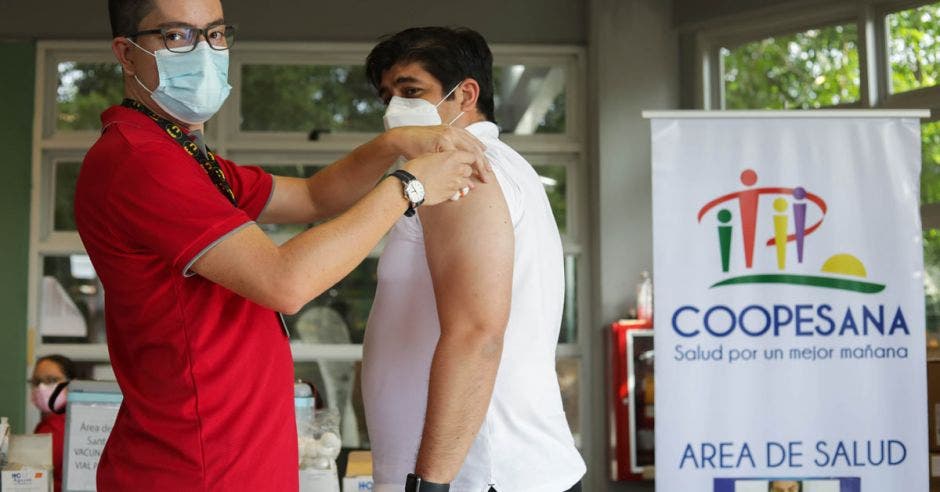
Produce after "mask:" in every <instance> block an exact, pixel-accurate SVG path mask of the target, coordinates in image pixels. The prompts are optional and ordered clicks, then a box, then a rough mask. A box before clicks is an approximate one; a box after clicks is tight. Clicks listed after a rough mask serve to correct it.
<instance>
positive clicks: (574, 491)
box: [490, 481, 581, 492]
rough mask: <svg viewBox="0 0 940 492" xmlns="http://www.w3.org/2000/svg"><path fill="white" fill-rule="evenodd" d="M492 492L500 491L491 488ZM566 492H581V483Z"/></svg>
mask: <svg viewBox="0 0 940 492" xmlns="http://www.w3.org/2000/svg"><path fill="white" fill-rule="evenodd" d="M490 492H498V491H497V490H496V489H494V488H493V487H490ZM564 492H581V482H580V481H579V482H578V483H576V484H574V486H572V487H571V488H570V489H568V490H566V491H564Z"/></svg>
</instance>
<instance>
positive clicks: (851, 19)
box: [696, 0, 940, 350]
mask: <svg viewBox="0 0 940 492" xmlns="http://www.w3.org/2000/svg"><path fill="white" fill-rule="evenodd" d="M873 3H876V7H872V8H866V7H865V6H866V5H867V4H868V3H867V2H861V4H864V5H862V6H860V5H859V2H851V1H839V2H832V6H831V7H828V8H821V7H820V8H818V9H816V8H814V9H812V11H810V9H790V12H789V13H787V14H780V13H779V12H778V13H776V14H774V15H766V16H765V15H758V16H755V17H753V18H746V17H745V18H742V19H740V20H739V21H736V22H732V23H728V24H724V25H720V26H717V25H716V26H713V27H706V28H704V29H702V31H701V32H700V33H699V34H700V41H698V43H699V46H698V49H699V50H701V51H702V54H703V56H701V57H698V58H697V62H696V63H697V64H698V66H697V67H696V68H697V70H698V72H699V73H700V74H701V75H702V80H701V81H700V83H701V85H700V88H701V89H702V90H701V101H702V104H701V105H702V106H703V107H705V108H714V107H721V108H723V109H809V108H821V107H831V106H845V105H851V106H856V107H873V108H898V109H910V108H917V109H922V108H926V109H931V110H932V113H933V116H932V119H931V120H929V121H923V122H922V124H921V136H922V162H923V167H922V173H921V205H922V207H921V218H922V221H923V225H924V233H923V241H924V266H925V293H926V309H927V320H926V321H927V331H928V348H929V349H932V350H940V87H938V78H940V2H937V1H935V0H934V1H920V2H916V1H915V2H912V1H907V0H889V1H886V2H873ZM814 25H815V26H827V27H822V28H811V27H812V26H814ZM781 26H785V27H784V28H783V31H782V32H783V34H782V35H779V34H778V33H779V32H781ZM786 26H788V27H786ZM860 26H861V27H860ZM860 32H865V33H868V35H870V36H872V39H870V40H868V42H864V43H863V42H862V41H861V38H860V36H859V33H860ZM770 36H773V37H770ZM872 41H873V42H872ZM863 66H866V67H868V68H867V69H865V70H861V69H860V67H863ZM715 68H718V70H715Z"/></svg>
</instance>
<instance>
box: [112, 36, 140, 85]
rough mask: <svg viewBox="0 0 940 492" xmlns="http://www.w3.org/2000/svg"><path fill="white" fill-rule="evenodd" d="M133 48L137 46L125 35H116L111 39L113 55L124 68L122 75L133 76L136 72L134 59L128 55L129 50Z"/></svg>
mask: <svg viewBox="0 0 940 492" xmlns="http://www.w3.org/2000/svg"><path fill="white" fill-rule="evenodd" d="M133 49H137V48H135V47H134V45H132V44H131V43H130V42H129V41H128V40H127V38H125V37H116V38H114V39H112V40H111V51H112V52H114V57H115V58H117V61H118V63H120V64H121V68H123V69H124V75H127V76H129V77H133V76H134V75H136V74H137V70H136V67H135V65H134V60H131V59H130V58H129V57H128V54H129V53H130V50H133Z"/></svg>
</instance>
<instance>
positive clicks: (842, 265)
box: [820, 253, 868, 278]
mask: <svg viewBox="0 0 940 492" xmlns="http://www.w3.org/2000/svg"><path fill="white" fill-rule="evenodd" d="M820 270H821V271H823V272H825V273H835V274H837V275H851V276H853V277H861V278H866V277H868V272H866V271H865V265H864V264H863V263H862V261H861V260H859V259H858V258H856V257H854V256H852V255H850V254H847V253H839V254H837V255H833V256H831V257H829V259H828V260H826V262H825V263H823V266H822V268H821V269H820Z"/></svg>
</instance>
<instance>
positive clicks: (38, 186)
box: [27, 40, 596, 437]
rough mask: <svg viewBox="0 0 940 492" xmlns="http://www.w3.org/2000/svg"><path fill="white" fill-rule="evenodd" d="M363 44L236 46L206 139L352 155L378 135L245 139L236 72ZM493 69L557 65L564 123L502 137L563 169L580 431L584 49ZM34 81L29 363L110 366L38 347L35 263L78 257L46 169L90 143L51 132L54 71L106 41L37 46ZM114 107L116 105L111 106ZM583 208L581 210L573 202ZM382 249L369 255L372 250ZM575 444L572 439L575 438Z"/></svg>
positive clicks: (586, 324)
mask: <svg viewBox="0 0 940 492" xmlns="http://www.w3.org/2000/svg"><path fill="white" fill-rule="evenodd" d="M371 48H372V45H371V44H366V43H321V42H309V43H306V42H240V43H239V44H238V45H237V48H236V49H234V50H232V51H231V55H230V56H231V68H230V71H229V74H230V84H231V85H232V87H233V90H232V93H231V96H230V98H229V100H228V101H227V102H226V103H225V105H224V106H223V107H222V108H221V110H220V111H219V114H218V115H217V116H216V117H214V118H213V119H212V120H210V122H209V123H208V124H207V125H206V133H207V139H208V140H209V141H210V142H212V143H213V147H214V148H215V149H216V150H217V151H218V152H219V154H220V155H224V156H227V157H229V158H232V159H233V160H234V161H236V162H244V163H245V164H253V163H259V164H271V165H278V164H280V165H292V164H299V163H302V164H305V165H326V164H330V163H332V162H334V161H335V160H336V159H337V158H339V157H341V156H343V155H345V154H346V153H347V152H349V151H350V150H351V149H352V148H354V147H355V146H357V145H360V144H362V143H365V142H366V141H368V140H370V139H371V138H373V137H375V136H376V135H378V134H377V133H330V134H324V135H323V136H321V138H320V139H319V140H318V141H309V140H308V139H307V135H306V133H303V132H270V133H268V132H245V131H241V130H240V128H239V126H240V125H239V121H240V105H241V94H240V90H239V89H240V84H241V67H242V66H243V65H244V64H246V63H253V62H263V63H265V64H319V65H322V64H343V65H347V64H349V65H355V64H361V63H363V61H364V60H365V56H366V55H367V54H368V52H369V50H371ZM491 49H492V51H493V55H494V64H500V65H503V64H528V65H549V66H563V67H564V68H565V77H566V79H565V83H566V86H565V90H566V125H565V132H564V133H559V134H534V135H508V134H507V135H506V136H505V138H504V141H505V142H506V143H507V144H509V145H511V146H513V148H515V149H516V150H517V151H518V152H520V153H521V154H523V155H524V156H526V157H527V158H530V159H532V163H533V165H545V164H547V165H563V166H565V168H566V176H567V185H566V200H567V204H566V206H567V214H566V215H567V222H566V233H565V234H563V236H562V242H563V245H564V251H565V254H566V255H573V256H574V257H575V261H576V262H577V267H576V285H575V289H576V296H577V299H576V303H575V309H576V310H577V313H576V316H577V340H576V341H575V342H573V343H564V344H559V345H558V349H557V354H556V356H557V358H575V359H578V378H579V383H578V384H579V390H578V393H579V395H578V407H579V408H578V412H579V416H580V421H579V427H580V429H581V432H582V433H585V432H588V433H589V429H590V428H591V426H590V422H588V420H587V416H588V413H589V412H588V411H587V410H588V409H589V405H590V402H589V396H590V393H591V391H589V389H588V386H587V385H586V384H584V383H585V382H591V381H594V380H595V379H596V378H595V377H594V376H592V375H591V374H590V373H589V372H588V371H589V370H590V367H589V361H590V359H591V354H590V350H591V349H590V347H591V344H590V338H591V335H592V332H593V330H591V329H590V313H591V311H590V306H591V304H590V291H589V289H590V285H591V268H590V257H589V253H588V248H587V245H588V242H589V238H590V233H591V231H590V230H589V228H590V225H589V224H590V221H589V220H588V213H589V212H588V204H587V202H586V198H587V197H588V192H587V185H588V183H587V179H588V170H587V138H586V130H585V128H586V114H585V110H584V108H585V107H586V106H587V100H586V97H585V92H584V87H585V85H586V80H585V78H584V74H585V73H586V66H585V63H586V62H585V60H586V52H585V50H584V48H583V47H579V46H569V45H537V46H530V45H499V44H494V45H492V46H491ZM36 61H37V64H36V66H37V67H38V70H37V71H36V82H35V94H34V99H35V100H34V104H35V105H34V108H35V109H34V111H35V115H36V118H35V119H34V125H33V144H32V146H33V149H32V193H31V205H32V207H31V211H30V214H31V216H30V224H31V226H30V249H29V280H28V323H27V326H28V333H29V336H28V337H27V338H28V340H29V341H28V342H27V343H28V347H27V349H28V350H27V353H28V354H29V356H30V358H31V360H32V359H33V358H35V357H40V356H43V355H48V354H51V353H59V354H62V355H65V356H67V357H70V358H72V359H73V360H75V361H76V362H90V363H103V364H107V363H109V356H108V350H107V345H106V344H104V343H43V341H42V336H41V335H40V334H39V332H38V325H37V322H38V321H37V320H38V310H39V305H40V301H41V299H40V290H39V288H40V281H41V279H42V275H43V258H44V257H45V256H52V255H69V254H84V253H85V249H84V247H83V245H82V242H81V238H80V237H79V235H78V233H77V232H76V231H55V230H53V228H54V211H55V210H54V209H55V203H54V189H55V172H54V169H55V163H56V162H58V161H75V160H78V161H81V160H82V158H83V157H84V155H85V153H86V152H87V150H88V149H89V148H90V147H91V145H92V144H93V143H94V142H95V140H96V139H97V137H98V132H97V131H68V130H58V129H57V128H56V120H57V116H58V115H57V104H56V101H57V99H56V95H57V85H58V65H59V63H62V62H66V61H77V62H88V63H114V62H115V60H114V58H113V54H112V52H111V50H110V44H109V43H108V42H106V41H47V40H41V41H38V42H37V49H36ZM114 103H115V104H117V103H119V101H114ZM582 202H583V203H582ZM381 247H382V244H380V245H379V246H378V247H377V248H375V249H374V250H373V251H372V253H370V256H371V257H376V256H378V255H379V254H380V252H381ZM291 351H292V354H293V360H294V362H295V363H299V362H322V361H358V360H361V359H362V346H361V345H359V344H337V345H324V344H320V345H317V344H308V343H304V342H299V341H295V342H291ZM27 415H28V420H29V421H28V422H27V425H29V426H31V425H34V424H35V423H36V422H37V421H38V414H36V412H34V411H33V410H32V408H31V407H30V405H29V404H28V403H27ZM578 437H580V436H578Z"/></svg>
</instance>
